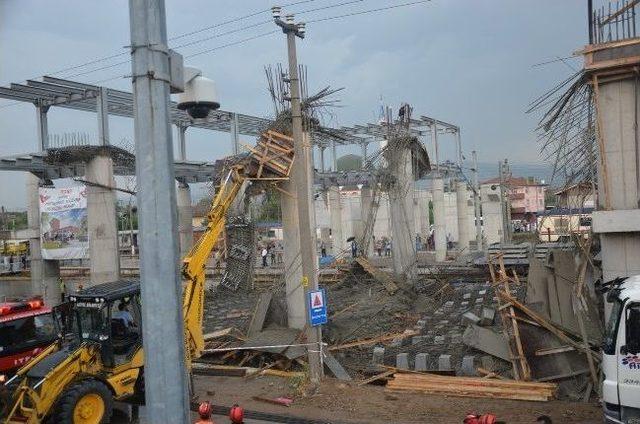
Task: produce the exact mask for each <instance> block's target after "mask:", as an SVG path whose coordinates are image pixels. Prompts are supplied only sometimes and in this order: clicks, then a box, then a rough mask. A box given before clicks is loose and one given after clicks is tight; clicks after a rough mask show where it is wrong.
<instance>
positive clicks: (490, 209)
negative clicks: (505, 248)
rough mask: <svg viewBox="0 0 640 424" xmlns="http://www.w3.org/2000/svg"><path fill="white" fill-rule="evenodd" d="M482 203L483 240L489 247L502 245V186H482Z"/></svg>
mask: <svg viewBox="0 0 640 424" xmlns="http://www.w3.org/2000/svg"><path fill="white" fill-rule="evenodd" d="M480 201H481V203H482V231H483V233H484V237H483V239H484V241H485V243H486V244H487V246H489V245H490V244H493V243H500V240H501V239H502V214H503V212H504V209H503V208H502V203H501V202H500V186H499V185H498V184H483V185H482V186H480Z"/></svg>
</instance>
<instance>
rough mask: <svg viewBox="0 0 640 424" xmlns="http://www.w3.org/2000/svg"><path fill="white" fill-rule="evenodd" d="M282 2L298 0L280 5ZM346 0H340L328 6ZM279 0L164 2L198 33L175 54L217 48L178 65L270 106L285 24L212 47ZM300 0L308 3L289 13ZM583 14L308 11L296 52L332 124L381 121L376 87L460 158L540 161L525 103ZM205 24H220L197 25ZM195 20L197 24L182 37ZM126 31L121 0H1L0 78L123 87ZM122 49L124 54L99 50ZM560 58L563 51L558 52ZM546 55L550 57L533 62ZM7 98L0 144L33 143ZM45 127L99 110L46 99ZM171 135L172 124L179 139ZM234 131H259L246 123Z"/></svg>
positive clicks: (246, 106) (24, 117)
mask: <svg viewBox="0 0 640 424" xmlns="http://www.w3.org/2000/svg"><path fill="white" fill-rule="evenodd" d="M407 2H410V0H360V1H353V0H352V1H349V0H311V1H306V2H300V3H303V4H296V5H292V6H290V7H285V11H288V12H294V13H297V15H296V19H297V20H304V21H312V20H316V19H321V18H325V17H333V16H337V15H344V14H348V13H353V12H358V11H364V10H370V9H376V8H382V7H387V6H391V5H398V4H403V3H407ZM290 3H294V1H293V0H288V1H287V2H284V1H282V3H280V4H281V5H286V4H290ZM341 3H348V4H345V5H342V6H339V7H331V6H333V5H338V4H341ZM274 4H275V3H274V2H273V1H262V0H243V1H238V0H216V1H215V2H214V1H210V0H181V1H178V0H167V1H166V15H167V33H168V35H169V38H170V41H169V44H170V46H172V47H175V46H179V45H181V44H186V43H192V42H197V43H196V44H193V45H191V46H187V47H183V48H178V49H177V50H178V51H179V52H180V53H181V54H183V55H184V56H188V55H191V54H194V53H198V52H201V51H205V50H210V49H215V50H212V51H210V52H208V53H205V54H200V55H197V56H194V57H192V58H186V59H185V64H186V65H189V66H195V67H198V68H200V69H202V71H203V74H204V75H205V76H207V77H209V78H212V79H214V80H215V81H216V84H217V88H218V92H219V98H220V103H221V105H222V106H221V107H222V108H223V109H225V110H231V111H237V112H242V113H246V114H251V115H256V116H260V117H271V116H272V115H273V110H272V105H271V101H270V98H269V96H268V93H267V90H266V87H267V85H266V80H265V76H264V66H265V65H270V64H271V65H275V64H277V63H283V64H284V63H286V62H285V61H286V45H285V38H284V36H283V34H282V33H274V34H271V35H268V36H263V37H259V38H256V39H254V40H250V41H246V42H243V43H240V44H235V45H233V46H229V47H221V48H217V47H220V46H224V45H226V44H230V43H236V42H238V41H240V40H243V39H247V38H251V37H253V36H257V35H260V34H264V33H267V32H269V31H271V30H273V29H274V28H275V26H274V24H272V23H270V22H269V23H265V24H263V25H258V26H254V25H256V24H259V23H261V22H264V21H267V20H269V19H270V16H271V15H270V12H268V11H267V10H268V9H269V8H270V7H271V6H272V5H274ZM323 7H326V8H325V9H323V10H315V11H308V10H309V9H318V8H323ZM260 11H263V12H262V13H257V14H256V15H255V16H252V17H247V18H245V19H242V20H239V21H235V22H232V23H228V24H224V22H226V21H230V20H235V18H238V17H242V16H246V15H249V14H253V13H256V12H260ZM303 11H307V12H306V13H298V12H303ZM585 16H586V3H585V2H584V1H582V0H563V1H557V0H537V1H535V2H531V1H524V0H474V1H464V0H432V1H430V2H427V3H423V4H415V5H410V6H405V7H398V8H395V9H391V10H386V11H380V12H376V13H367V14H363V15H359V16H350V17H344V18H340V19H333V20H328V21H322V22H315V23H314V22H311V23H309V24H308V25H307V34H306V38H305V39H304V40H300V41H298V61H299V63H301V64H304V65H306V66H307V69H308V71H307V72H308V79H309V83H308V85H309V91H310V92H313V91H315V90H318V89H320V88H322V87H325V86H327V85H329V86H331V87H334V88H339V87H344V90H343V91H341V92H340V93H338V94H337V95H336V98H338V99H340V103H341V107H339V108H336V109H333V110H331V111H330V113H329V114H328V115H327V116H326V121H325V122H324V123H325V124H326V125H328V126H342V125H354V124H363V123H366V122H376V121H377V120H378V112H379V109H380V104H381V100H380V99H382V103H384V104H385V105H389V106H390V107H392V108H393V110H394V111H395V110H397V108H398V106H399V104H400V103H401V102H407V103H409V104H411V105H412V106H413V108H414V114H419V115H427V116H430V117H434V118H437V119H440V120H443V121H447V122H450V123H453V124H456V125H459V126H460V127H461V128H462V144H463V150H464V152H465V156H466V157H467V158H470V157H471V154H470V152H471V151H472V150H477V152H478V158H479V161H480V162H481V163H487V164H495V163H497V161H498V160H500V159H502V158H508V159H509V161H510V162H512V163H514V164H527V165H536V164H544V163H545V161H544V157H543V156H541V155H540V154H539V145H538V144H537V143H536V134H535V127H536V123H537V119H538V118H539V115H535V114H527V113H526V110H527V109H528V105H529V104H530V102H532V101H533V100H534V99H535V98H536V97H538V96H540V95H541V94H543V93H544V92H545V91H547V90H548V89H550V88H551V87H553V86H554V85H556V84H557V83H558V82H560V81H562V80H564V79H566V78H567V77H568V76H569V75H571V74H572V73H573V72H574V70H578V69H580V67H581V66H582V60H581V58H579V57H569V56H572V55H573V53H574V52H575V51H577V50H579V49H580V48H581V47H582V46H583V45H584V44H586V37H587V24H586V17H585ZM220 24H222V25H220ZM211 26H215V28H211V29H208V30H204V31H200V30H201V29H203V28H206V27H211ZM247 27H249V28H247ZM196 31H197V32H196ZM231 31H233V32H232V33H230V34H225V33H226V32H231ZM191 32H196V33H195V34H192V35H189V36H181V35H183V34H186V33H191ZM129 35H130V33H129V11H128V2H127V1H125V0H109V1H97V0H59V1H55V2H47V1H42V0H2V1H0V85H2V86H6V85H8V84H9V83H11V82H22V81H25V80H26V79H30V78H36V79H37V78H38V77H40V76H42V75H46V74H54V76H56V77H61V78H68V79H72V80H77V81H81V82H87V83H94V82H96V81H102V80H106V79H110V81H106V82H104V83H102V84H103V85H105V86H108V87H113V88H118V89H121V90H126V91H131V80H130V79H128V78H127V77H126V76H127V75H128V74H130V73H131V68H130V64H128V63H125V64H122V65H116V66H114V64H117V63H119V62H122V61H127V59H128V58H129V54H128V50H127V48H126V46H127V45H128V44H129ZM177 36H179V38H175V37H177ZM172 38H173V40H171V39H172ZM203 39H207V40H203ZM122 53H124V54H122ZM118 54H122V55H120V56H117V57H114V58H111V59H108V60H101V61H97V60H98V59H101V58H104V57H107V56H112V55H118ZM565 57H569V58H567V59H566V60H564V61H559V60H557V59H558V58H565ZM93 61H95V63H93V64H90V65H87V66H82V67H77V68H74V69H68V70H66V71H64V72H58V71H60V70H63V69H66V68H69V67H73V66H75V65H79V64H83V63H86V62H93ZM549 61H553V62H551V63H548V64H545V65H539V64H540V63H543V62H549ZM98 68H104V69H100V70H97V69H98ZM572 68H573V69H574V70H572ZM56 72H58V73H56ZM79 74H82V75H79ZM10 103H12V102H10V101H8V100H1V99H0V156H4V155H11V154H18V153H25V152H33V151H36V150H37V136H36V115H35V108H34V107H33V105H31V104H19V105H11V104H10ZM49 132H50V134H62V133H77V132H81V133H89V134H92V135H94V136H95V134H96V133H97V121H96V117H95V114H90V113H85V112H78V111H68V110H64V109H59V108H58V109H56V108H54V109H52V110H51V111H50V112H49ZM110 136H111V140H112V142H113V143H114V144H119V143H127V144H131V143H132V140H133V121H132V120H131V119H127V118H117V117H112V118H110ZM176 139H177V137H175V134H174V142H175V141H176ZM123 140H124V141H123ZM241 141H242V142H244V143H246V144H253V142H254V141H253V140H252V139H251V138H250V137H247V136H243V137H242V138H241ZM453 141H454V140H453V139H446V138H445V139H443V140H441V143H442V145H441V146H442V147H441V152H442V153H441V159H454V150H453V146H454V143H453ZM428 147H429V148H431V146H429V145H428ZM370 151H371V149H370ZM230 153H231V143H230V137H229V135H228V134H226V133H218V132H211V131H205V130H198V129H190V130H189V131H188V132H187V158H188V159H191V160H202V161H204V160H207V161H208V160H215V159H217V158H220V157H223V156H225V155H228V154H230ZM346 153H359V148H358V149H354V148H341V149H339V151H338V154H339V155H342V154H346ZM328 157H329V155H327V163H328V162H329V159H328ZM25 181H26V180H25V177H24V175H22V174H21V173H10V172H0V205H3V206H5V207H7V208H9V209H16V208H17V209H22V208H24V206H25V205H26V196H25V189H23V187H24V186H25Z"/></svg>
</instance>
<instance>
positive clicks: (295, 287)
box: [280, 181, 307, 329]
mask: <svg viewBox="0 0 640 424" xmlns="http://www.w3.org/2000/svg"><path fill="white" fill-rule="evenodd" d="M282 189H283V190H284V191H286V192H287V193H290V194H291V195H289V194H284V193H281V194H280V209H281V212H282V233H283V239H284V240H283V248H284V254H283V259H284V281H285V287H286V299H287V324H288V326H289V328H297V329H303V328H304V326H305V324H306V322H307V319H306V309H305V298H304V287H303V286H302V258H301V257H300V227H299V225H298V208H297V202H296V199H295V198H294V197H293V196H294V195H295V192H296V188H295V185H294V183H292V182H291V181H287V182H286V183H283V184H282Z"/></svg>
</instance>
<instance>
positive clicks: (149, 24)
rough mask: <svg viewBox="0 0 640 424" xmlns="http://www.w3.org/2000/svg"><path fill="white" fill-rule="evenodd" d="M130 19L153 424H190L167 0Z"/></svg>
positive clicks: (147, 3) (151, 0) (133, 1)
mask: <svg viewBox="0 0 640 424" xmlns="http://www.w3.org/2000/svg"><path fill="white" fill-rule="evenodd" d="M129 17H130V26H131V57H132V62H131V63H132V65H131V68H132V75H131V78H132V83H133V100H134V102H133V104H134V110H133V112H134V123H135V125H134V128H135V143H136V177H137V179H138V193H137V196H138V197H137V198H138V202H139V203H138V206H139V214H138V217H139V224H140V225H139V230H140V231H139V234H140V238H141V243H140V246H141V249H140V280H141V284H140V286H141V292H142V323H143V325H142V335H143V343H144V353H145V355H144V360H145V365H144V378H145V387H146V390H145V399H146V406H147V408H146V411H147V414H148V417H147V420H148V422H151V423H175V424H186V423H188V422H190V420H189V412H188V411H189V387H188V384H187V381H188V379H187V371H186V368H185V351H184V322H183V319H182V302H181V299H182V284H181V281H180V279H179V277H178V276H179V269H178V260H179V258H178V230H177V229H178V225H177V224H178V222H177V221H178V220H177V210H176V191H175V184H176V182H175V178H174V171H173V143H172V140H171V124H170V121H169V105H170V104H171V103H170V101H169V75H170V70H169V49H168V47H167V28H166V16H165V7H164V0H130V1H129Z"/></svg>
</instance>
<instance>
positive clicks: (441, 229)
mask: <svg viewBox="0 0 640 424" xmlns="http://www.w3.org/2000/svg"><path fill="white" fill-rule="evenodd" d="M432 190H433V220H434V221H435V222H434V227H435V228H434V236H433V237H434V244H435V250H436V261H437V262H442V261H444V260H445V259H446V257H447V226H446V223H445V219H446V218H445V211H444V181H443V180H442V178H439V177H435V178H434V179H433V182H432Z"/></svg>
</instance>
